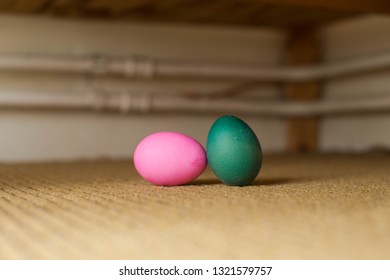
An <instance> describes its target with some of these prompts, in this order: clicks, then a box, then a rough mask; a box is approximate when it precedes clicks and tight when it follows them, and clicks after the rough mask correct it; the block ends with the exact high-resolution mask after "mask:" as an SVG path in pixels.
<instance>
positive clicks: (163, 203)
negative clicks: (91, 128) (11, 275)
mask: <svg viewBox="0 0 390 280" xmlns="http://www.w3.org/2000/svg"><path fill="white" fill-rule="evenodd" d="M263 164H264V165H263V168H262V170H261V172H260V176H259V177H258V180H256V182H255V184H256V185H254V186H249V187H241V188H239V187H228V186H224V185H222V184H219V183H218V181H217V180H216V179H215V177H214V176H213V174H212V173H211V172H210V171H208V172H206V173H205V174H204V175H203V176H202V177H201V178H199V179H198V180H197V181H196V182H195V184H194V185H191V186H182V187H171V188H167V187H165V188H164V187H156V186H151V185H149V184H146V183H145V182H144V181H143V180H141V178H140V177H139V176H138V175H137V174H136V172H135V170H134V168H133V166H132V165H131V163H130V161H122V162H111V161H101V162H84V163H53V164H15V165H4V164H3V165H0V248H1V249H0V258H2V259H165V258H169V259H274V258H275V259H301V258H304V259H312V258H314V259H318V258H320V259H323V258H325V259H329V258H332V259H333V258H335V259H344V258H351V259H355V258H359V259H360V258H363V259H371V258H373V259H389V258H390V238H389V236H390V218H389V217H390V175H389V174H390V172H389V171H390V157H389V156H386V155H365V156H335V155H333V156H329V155H328V156H266V157H265V158H264V162H263Z"/></svg>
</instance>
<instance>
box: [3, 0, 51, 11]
mask: <svg viewBox="0 0 390 280" xmlns="http://www.w3.org/2000/svg"><path fill="white" fill-rule="evenodd" d="M47 2H48V0H5V1H0V12H3V11H6V12H12V13H19V12H20V13H35V12H36V11H39V10H40V9H41V8H42V7H44V6H45V5H46V3H47Z"/></svg>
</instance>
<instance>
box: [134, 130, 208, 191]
mask: <svg viewBox="0 0 390 280" xmlns="http://www.w3.org/2000/svg"><path fill="white" fill-rule="evenodd" d="M134 165H135V168H136V170H137V171H138V173H139V174H140V175H141V176H142V177H143V178H144V179H145V180H147V181H149V182H150V183H153V184H156V185H161V186H175V185H183V184H186V183H189V182H191V181H192V180H194V179H195V178H197V177H198V176H199V175H200V174H202V172H203V171H204V169H205V168H206V165H207V157H206V152H205V149H204V148H203V147H202V145H201V144H200V143H199V142H198V141H196V140H195V139H193V138H191V137H189V136H187V135H184V134H181V133H178V132H156V133H153V134H151V135H149V136H147V137H145V138H144V139H143V140H142V141H141V142H140V143H139V144H138V145H137V147H136V149H135V152H134Z"/></svg>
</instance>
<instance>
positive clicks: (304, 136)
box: [284, 28, 321, 152]
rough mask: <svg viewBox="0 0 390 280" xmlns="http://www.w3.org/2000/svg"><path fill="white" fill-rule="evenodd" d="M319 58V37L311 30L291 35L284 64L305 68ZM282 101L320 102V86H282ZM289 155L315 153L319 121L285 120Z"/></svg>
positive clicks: (304, 84) (298, 31) (315, 118)
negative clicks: (283, 99)
mask: <svg viewBox="0 0 390 280" xmlns="http://www.w3.org/2000/svg"><path fill="white" fill-rule="evenodd" d="M320 58H321V53H320V44H319V39H318V34H317V32H316V30H315V29H313V28H298V29H294V30H292V31H291V32H290V36H289V40H288V42H287V46H286V58H285V59H286V64H290V65H308V64H314V63H318V62H319V61H320ZM284 91H285V97H286V99H287V100H291V101H307V102H313V101H315V100H318V99H319V98H320V94H321V84H320V82H317V81H314V82H302V83H290V84H286V85H285V86H284ZM287 122H288V124H287V125H288V127H287V137H288V140H287V149H288V151H289V152H314V151H316V150H317V148H318V124H319V118H318V117H299V118H298V117H297V118H291V119H289V120H287Z"/></svg>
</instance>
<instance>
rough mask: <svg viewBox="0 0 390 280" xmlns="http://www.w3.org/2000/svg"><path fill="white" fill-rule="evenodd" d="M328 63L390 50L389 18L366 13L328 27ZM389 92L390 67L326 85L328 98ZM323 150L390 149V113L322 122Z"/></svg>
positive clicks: (324, 36) (325, 39) (325, 40)
mask: <svg viewBox="0 0 390 280" xmlns="http://www.w3.org/2000/svg"><path fill="white" fill-rule="evenodd" d="M322 41H323V44H324V60H325V62H329V63H331V62H333V61H337V60H343V59H349V58H353V57H355V56H361V55H370V54H375V53H378V52H387V53H388V52H389V51H390V17H384V16H367V17H363V18H358V19H354V20H349V21H345V22H340V23H336V24H332V25H330V26H327V27H326V28H324V29H323V30H322ZM387 94H390V69H389V70H385V71H378V72H373V73H368V74H367V73H365V74H362V75H358V76H351V77H343V78H339V79H336V80H332V81H328V82H327V83H326V84H325V89H324V98H325V99H333V100H337V99H343V98H359V97H364V96H375V95H378V96H379V95H387ZM320 133H321V136H320V142H321V143H320V147H321V149H322V150H323V151H367V150H370V149H372V148H378V147H381V148H390V114H389V112H387V113H378V114H375V115H372V114H371V115H368V114H367V115H361V116H356V115H354V116H337V117H331V118H325V119H324V120H323V121H322V125H321V131H320Z"/></svg>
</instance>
